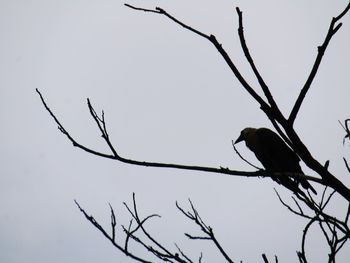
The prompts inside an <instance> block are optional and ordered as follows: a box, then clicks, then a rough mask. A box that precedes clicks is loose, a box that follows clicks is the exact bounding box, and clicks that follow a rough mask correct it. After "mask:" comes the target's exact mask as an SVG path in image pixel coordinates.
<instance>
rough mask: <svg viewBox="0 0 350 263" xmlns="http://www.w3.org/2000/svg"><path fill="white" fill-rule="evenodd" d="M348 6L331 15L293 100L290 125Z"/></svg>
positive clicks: (289, 119)
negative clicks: (322, 37) (309, 66)
mask: <svg viewBox="0 0 350 263" xmlns="http://www.w3.org/2000/svg"><path fill="white" fill-rule="evenodd" d="M349 8H350V3H349V4H348V5H347V6H346V8H345V9H344V11H342V12H341V13H340V14H339V15H338V16H337V17H333V19H332V21H331V23H330V25H329V29H328V32H327V35H326V38H325V40H324V42H323V44H322V45H321V46H319V47H318V54H317V56H316V59H315V62H314V65H313V67H312V70H311V72H310V75H309V77H308V79H307V80H306V82H305V84H304V87H303V88H302V89H301V91H300V94H299V96H298V98H297V100H296V101H295V104H294V107H293V109H292V111H291V113H290V115H289V118H288V122H289V123H290V124H291V125H292V124H293V123H294V121H295V118H296V117H297V114H298V111H299V109H300V107H301V104H302V103H303V100H304V98H305V95H306V93H307V92H308V90H309V89H310V87H311V84H312V81H313V80H314V78H315V76H316V73H317V71H318V68H319V66H320V64H321V61H322V58H323V55H324V53H325V51H326V49H327V46H328V44H329V42H330V41H331V39H332V37H333V36H334V34H335V33H336V32H337V31H338V30H339V28H340V27H341V26H342V24H341V23H339V24H337V23H338V21H339V20H340V19H341V18H342V17H343V16H344V15H345V14H346V13H347V12H348V11H349Z"/></svg>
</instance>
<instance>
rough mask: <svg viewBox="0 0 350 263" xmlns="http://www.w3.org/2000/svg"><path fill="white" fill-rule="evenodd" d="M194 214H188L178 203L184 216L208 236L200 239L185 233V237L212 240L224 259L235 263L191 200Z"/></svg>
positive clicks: (177, 205)
mask: <svg viewBox="0 0 350 263" xmlns="http://www.w3.org/2000/svg"><path fill="white" fill-rule="evenodd" d="M189 202H190V205H191V209H192V212H188V211H187V212H186V211H185V210H184V209H183V208H182V207H181V206H179V204H178V203H177V202H176V207H177V208H178V209H179V210H180V211H181V213H182V214H184V215H185V216H186V217H187V218H189V219H190V220H192V221H193V222H195V223H196V224H197V225H198V226H199V227H200V228H201V230H202V232H203V233H205V234H206V235H207V236H205V237H199V236H193V235H190V234H187V233H185V235H186V236H187V237H188V238H190V239H200V240H211V241H212V242H213V243H214V244H215V246H216V247H217V249H218V250H219V251H220V253H221V254H222V255H223V257H224V258H225V259H226V260H227V262H230V263H233V261H232V259H231V258H230V257H229V256H228V255H227V253H226V252H225V250H224V249H223V247H222V246H221V244H220V243H219V241H218V240H217V239H216V237H215V234H214V231H213V229H212V228H211V227H209V226H207V225H206V224H205V223H204V221H203V220H202V219H201V217H200V215H199V213H198V212H197V210H196V209H195V207H194V205H193V203H192V202H191V200H189Z"/></svg>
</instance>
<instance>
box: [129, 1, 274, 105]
mask: <svg viewBox="0 0 350 263" xmlns="http://www.w3.org/2000/svg"><path fill="white" fill-rule="evenodd" d="M124 5H125V6H127V7H129V8H132V9H134V10H138V11H144V12H151V13H156V14H160V15H164V16H166V17H167V18H169V19H170V20H172V21H173V22H175V23H176V24H178V25H180V26H182V27H183V28H185V29H187V30H189V31H191V32H193V33H195V34H196V35H199V36H201V37H203V38H205V39H207V40H209V41H210V42H211V43H212V44H213V45H214V46H215V48H216V49H217V51H218V52H219V53H220V54H221V56H222V57H223V59H224V60H225V62H226V64H227V65H228V66H229V67H230V69H231V71H232V72H233V74H234V75H235V76H236V78H237V79H238V81H239V82H240V83H241V84H242V86H243V87H244V88H245V89H246V91H247V92H248V93H249V94H250V95H251V96H252V97H253V98H254V99H255V100H256V101H257V102H258V103H259V104H260V106H261V108H262V109H263V110H264V111H265V112H271V109H270V106H269V105H268V104H267V103H266V102H265V101H264V100H263V99H262V98H261V97H260V96H259V95H258V94H257V93H256V92H255V91H254V89H253V88H252V87H251V86H250V85H249V84H248V82H247V81H246V80H245V79H244V77H243V76H242V75H241V73H240V72H239V70H238V69H237V67H236V65H235V64H234V63H233V61H232V60H231V58H230V56H229V55H228V54H227V52H226V51H225V49H224V48H223V47H222V45H221V44H220V43H219V42H218V41H217V39H216V37H215V36H214V35H207V34H205V33H203V32H201V31H199V30H197V29H194V28H193V27H190V26H188V25H187V24H185V23H183V22H181V21H180V20H178V19H176V18H175V17H174V16H172V15H170V14H169V13H168V12H167V11H165V10H164V9H162V8H159V7H156V9H155V10H153V9H146V8H139V7H135V6H132V5H130V4H124Z"/></svg>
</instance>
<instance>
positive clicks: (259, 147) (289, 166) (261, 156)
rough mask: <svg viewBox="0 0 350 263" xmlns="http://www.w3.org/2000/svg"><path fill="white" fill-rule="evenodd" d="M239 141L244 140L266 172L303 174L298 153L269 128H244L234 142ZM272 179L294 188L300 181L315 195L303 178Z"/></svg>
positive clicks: (274, 177)
mask: <svg viewBox="0 0 350 263" xmlns="http://www.w3.org/2000/svg"><path fill="white" fill-rule="evenodd" d="M241 141H245V144H246V146H247V147H248V149H249V150H251V151H252V152H253V153H254V154H255V156H256V158H257V159H258V160H259V161H260V162H261V164H262V165H263V166H264V168H265V170H266V171H267V172H280V173H298V174H304V173H303V171H302V169H301V167H300V165H299V162H300V159H299V157H298V155H297V154H296V153H295V152H294V151H293V150H292V149H291V148H289V147H288V145H287V144H286V143H285V142H284V141H283V140H282V138H281V137H280V136H279V135H277V134H276V133H275V132H273V131H271V130H270V129H268V128H250V127H248V128H245V129H243V130H242V131H241V133H240V135H239V137H238V139H237V140H236V141H235V143H234V144H236V143H239V142H241ZM272 179H274V180H275V181H277V182H278V183H281V184H282V185H285V186H286V187H287V188H290V189H295V190H298V184H299V183H300V184H301V185H302V187H303V188H305V189H310V190H311V191H312V192H313V193H314V194H315V195H316V194H317V192H316V190H315V189H314V188H313V187H312V186H311V184H310V183H309V182H308V181H307V180H306V179H305V178H298V179H294V180H292V179H291V178H289V177H288V176H279V177H276V176H272ZM295 187H296V188H295Z"/></svg>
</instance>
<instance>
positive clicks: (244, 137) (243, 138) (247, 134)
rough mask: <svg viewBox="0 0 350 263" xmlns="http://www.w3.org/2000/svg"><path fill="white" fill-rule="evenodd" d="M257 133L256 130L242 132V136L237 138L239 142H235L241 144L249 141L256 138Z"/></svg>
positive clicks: (246, 129) (249, 129)
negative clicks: (253, 137)
mask: <svg viewBox="0 0 350 263" xmlns="http://www.w3.org/2000/svg"><path fill="white" fill-rule="evenodd" d="M255 132H256V129H255V128H245V129H243V130H242V131H241V134H240V135H239V137H238V138H237V140H236V141H235V144H236V143H239V142H241V141H247V140H249V138H251V137H252V136H254V133H255Z"/></svg>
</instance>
